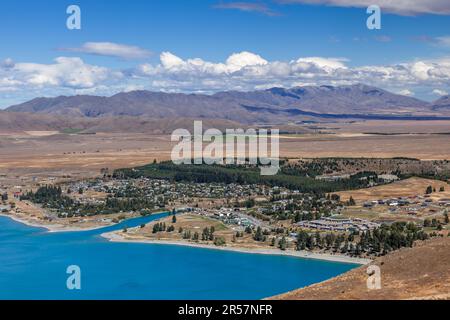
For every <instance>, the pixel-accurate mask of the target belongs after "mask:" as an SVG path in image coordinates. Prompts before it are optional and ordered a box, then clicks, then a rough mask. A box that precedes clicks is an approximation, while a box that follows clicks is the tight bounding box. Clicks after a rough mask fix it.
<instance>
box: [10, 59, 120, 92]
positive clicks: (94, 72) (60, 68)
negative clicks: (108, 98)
mask: <svg viewBox="0 0 450 320" xmlns="http://www.w3.org/2000/svg"><path fill="white" fill-rule="evenodd" d="M9 74H10V77H12V79H13V80H14V81H16V84H21V85H23V86H37V87H43V86H50V87H68V88H91V87H94V86H96V85H98V84H100V83H102V82H105V81H107V80H108V79H111V78H117V77H120V76H121V73H119V72H112V71H110V70H108V69H107V68H104V67H99V66H93V65H89V64H86V63H84V62H83V60H81V59H80V58H67V57H59V58H56V59H55V63H54V64H38V63H16V64H15V65H14V67H13V68H12V69H11V71H10V72H9Z"/></svg>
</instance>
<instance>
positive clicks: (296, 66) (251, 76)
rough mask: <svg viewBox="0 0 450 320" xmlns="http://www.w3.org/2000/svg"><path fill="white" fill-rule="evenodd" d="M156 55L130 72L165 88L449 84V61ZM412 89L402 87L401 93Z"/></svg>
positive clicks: (395, 87)
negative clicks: (358, 62)
mask: <svg viewBox="0 0 450 320" xmlns="http://www.w3.org/2000/svg"><path fill="white" fill-rule="evenodd" d="M160 59H161V63H160V64H157V65H150V64H143V65H141V66H139V67H138V68H137V69H136V71H135V76H137V77H142V78H150V79H151V81H152V82H151V83H152V87H155V88H156V89H157V88H163V89H165V90H167V89H170V90H179V91H195V92H196V91H210V92H214V91H219V90H254V89H258V88H264V87H267V86H268V85H270V84H279V85H280V86H284V87H292V86H296V85H297V84H299V83H309V84H317V85H321V84H332V85H344V84H354V83H367V84H372V85H378V86H380V87H382V88H385V89H388V90H393V91H397V92H398V91H401V90H404V88H405V86H407V87H408V88H415V87H427V86H429V87H431V86H434V87H436V86H449V84H450V60H449V59H441V60H418V61H413V62H407V63H401V64H394V65H385V66H370V65H369V66H360V67H350V66H349V65H348V64H347V63H348V61H347V60H346V59H344V58H333V57H302V58H298V59H296V60H292V61H268V60H266V59H264V58H263V57H261V56H260V55H257V54H254V53H250V52H241V53H234V54H232V55H231V56H230V57H229V58H228V59H226V60H225V62H209V61H205V60H202V59H200V58H194V59H187V60H185V59H182V58H180V57H178V56H176V55H174V54H172V53H169V52H164V53H162V54H161V57H160ZM414 91H415V90H414ZM430 91H431V90H430ZM412 92H413V91H412V90H409V92H406V91H405V93H406V94H412Z"/></svg>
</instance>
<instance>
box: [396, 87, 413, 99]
mask: <svg viewBox="0 0 450 320" xmlns="http://www.w3.org/2000/svg"><path fill="white" fill-rule="evenodd" d="M397 94H401V95H402V96H408V97H412V96H414V92H412V91H411V90H409V89H403V90H400V91H398V92H397Z"/></svg>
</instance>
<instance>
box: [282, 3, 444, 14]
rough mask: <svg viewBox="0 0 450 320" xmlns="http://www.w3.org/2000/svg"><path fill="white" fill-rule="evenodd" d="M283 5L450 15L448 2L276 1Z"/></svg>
mask: <svg viewBox="0 0 450 320" xmlns="http://www.w3.org/2000/svg"><path fill="white" fill-rule="evenodd" d="M276 1H277V2H278V3H283V4H295V3H298V4H315V5H329V6H336V7H353V8H367V7H369V6H370V5H373V4H377V5H379V6H380V7H381V10H382V11H383V10H385V11H387V12H390V13H396V14H400V15H417V14H438V15H450V1H448V0H377V1H374V0H276Z"/></svg>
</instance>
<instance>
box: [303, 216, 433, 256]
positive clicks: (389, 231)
mask: <svg viewBox="0 0 450 320" xmlns="http://www.w3.org/2000/svg"><path fill="white" fill-rule="evenodd" d="M428 238H429V235H428V234H427V233H425V232H424V231H423V230H422V228H420V227H418V226H417V225H415V224H414V223H406V222H395V223H393V224H392V225H386V224H383V225H382V226H381V227H380V228H377V229H375V230H373V231H367V232H362V233H361V234H359V233H350V234H348V235H346V234H339V235H336V234H334V233H328V234H326V235H325V236H322V235H321V234H320V233H319V232H316V233H315V234H309V233H308V232H306V231H304V230H302V231H300V232H299V233H298V234H297V243H296V248H297V250H310V251H312V250H315V249H319V250H324V251H331V252H334V253H342V254H348V255H351V256H355V257H360V256H380V255H385V254H387V253H389V252H391V251H395V250H398V249H400V248H404V247H412V246H413V244H414V242H415V241H417V240H426V239H428Z"/></svg>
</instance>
